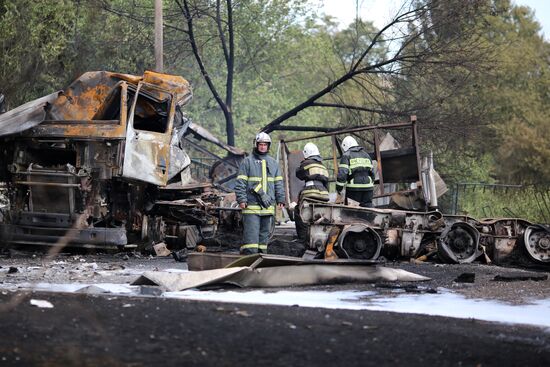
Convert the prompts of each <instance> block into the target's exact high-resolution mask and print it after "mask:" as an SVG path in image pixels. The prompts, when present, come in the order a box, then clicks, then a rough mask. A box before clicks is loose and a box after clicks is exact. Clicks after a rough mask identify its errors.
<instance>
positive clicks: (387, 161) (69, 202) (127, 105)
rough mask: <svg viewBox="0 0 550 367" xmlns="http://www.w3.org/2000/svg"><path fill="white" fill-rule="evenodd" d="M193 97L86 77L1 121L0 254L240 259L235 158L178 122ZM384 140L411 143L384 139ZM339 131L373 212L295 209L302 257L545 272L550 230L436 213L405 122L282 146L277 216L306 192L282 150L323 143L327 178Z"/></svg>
mask: <svg viewBox="0 0 550 367" xmlns="http://www.w3.org/2000/svg"><path fill="white" fill-rule="evenodd" d="M191 97H192V92H191V88H190V86H189V83H188V82H187V81H186V80H185V79H183V78H181V77H179V76H172V75H167V74H159V73H154V72H145V74H144V75H143V76H134V75H128V74H118V73H110V72H104V71H101V72H88V73H85V74H84V75H82V76H81V77H80V78H79V79H77V80H76V81H74V82H73V83H72V84H71V85H70V86H69V87H68V88H66V89H65V90H64V91H60V92H56V93H52V94H50V95H48V96H45V97H42V98H40V99H37V100H34V101H31V102H28V103H26V104H24V105H22V106H19V107H17V108H15V109H13V110H10V111H8V112H5V113H1V114H0V141H1V148H0V185H2V186H0V190H2V191H3V192H4V193H5V194H6V197H7V198H8V200H7V201H6V202H4V200H2V202H0V244H1V245H3V246H10V245H17V244H33V245H48V246H52V245H56V244H61V245H68V246H72V247H96V248H97V247H101V248H113V249H121V248H122V249H123V248H135V247H141V248H147V247H151V245H153V244H155V243H160V242H164V243H166V244H167V246H168V248H169V249H170V250H177V249H181V248H186V249H194V248H195V247H196V246H197V245H198V244H201V243H202V244H204V243H206V242H208V240H212V242H215V243H217V244H218V245H219V250H222V249H223V250H228V249H235V250H236V249H237V248H238V246H239V242H240V228H241V227H240V209H238V208H237V205H236V203H235V197H234V194H232V193H231V185H232V182H233V181H234V178H235V177H236V173H237V167H238V164H239V161H240V159H242V158H243V157H244V152H243V151H242V150H240V149H238V148H235V147H232V146H228V145H226V144H224V143H222V142H220V141H219V140H218V139H216V138H215V137H214V136H213V135H212V134H210V133H209V132H208V131H207V130H205V129H204V128H202V127H200V126H199V125H197V124H195V123H193V122H192V121H190V120H189V119H188V118H187V117H186V116H185V114H184V112H183V107H184V106H185V105H186V104H187V103H188V102H189V101H190V99H191ZM392 130H396V131H397V134H398V135H399V134H401V135H400V136H401V137H403V136H407V137H408V139H409V140H410V144H409V145H408V146H403V147H402V146H401V145H400V144H399V143H397V141H396V140H395V139H393V137H392V136H391V135H390V134H389V133H386V135H385V136H383V133H384V132H388V131H392ZM403 131H405V133H402V132H403ZM344 134H358V135H361V134H362V135H361V136H360V137H361V138H362V140H363V141H367V142H370V143H371V144H372V146H373V147H374V149H373V151H372V152H371V154H372V157H373V158H374V161H375V162H376V165H377V169H376V171H377V185H376V187H377V189H376V190H375V201H374V204H375V206H376V207H375V208H361V207H358V206H354V205H353V203H348V204H349V205H343V204H336V203H334V202H333V201H332V202H317V201H315V200H310V199H306V200H303V201H302V202H301V203H299V204H298V205H300V216H301V218H302V221H303V222H304V223H306V224H308V225H309V235H308V239H307V241H306V244H305V249H307V250H308V251H306V253H305V255H304V257H315V258H324V259H327V260H332V259H335V258H351V259H361V260H377V259H381V258H382V257H383V258H386V259H398V258H413V259H420V260H422V259H427V258H431V257H437V259H438V260H439V261H444V262H450V263H468V262H472V261H474V260H476V259H479V258H481V259H484V260H486V261H487V262H494V263H496V264H507V263H517V262H518V261H519V262H522V261H523V262H524V263H525V262H527V263H536V264H546V265H548V264H550V230H549V227H548V226H545V225H539V224H534V223H531V222H530V221H528V220H525V219H520V218H498V219H483V220H477V219H474V218H471V217H468V216H465V215H445V214H442V213H441V212H440V211H438V210H437V208H438V205H437V199H438V197H439V196H440V195H441V194H443V193H444V192H445V191H446V187H445V184H444V183H443V182H442V180H441V179H440V178H439V176H438V175H437V173H436V172H435V171H434V170H433V163H432V161H431V158H430V157H423V158H421V156H420V152H419V148H418V139H417V136H416V135H417V133H416V121H415V119H412V121H411V122H408V123H395V124H388V125H376V126H363V127H358V128H353V129H340V130H335V129H326V130H325V131H324V133H322V134H318V135H314V136H309V137H302V138H296V139H286V140H285V139H283V140H281V141H280V144H279V146H278V150H277V156H278V158H279V160H280V163H281V167H282V170H283V176H284V183H285V186H286V187H285V188H286V193H287V198H286V200H287V202H286V204H287V207H292V205H291V203H293V202H295V203H298V196H299V192H300V189H301V188H302V186H303V182H301V181H299V180H298V179H297V178H296V177H295V175H294V172H295V169H296V167H298V166H299V164H300V160H301V159H302V157H303V156H302V153H301V151H291V150H290V149H289V144H291V143H296V142H303V141H304V140H308V141H314V140H315V139H318V138H320V139H330V140H331V145H332V157H331V160H326V161H325V162H329V163H331V165H332V166H333V167H332V172H337V166H338V164H337V157H338V155H339V153H341V152H338V150H339V147H340V144H339V141H338V136H339V135H344ZM367 134H371V136H370V137H367ZM192 137H193V138H196V140H198V141H203V142H209V143H210V144H214V145H215V146H216V149H217V150H218V151H224V152H225V154H226V156H225V157H223V158H222V157H221V156H220V155H217V154H215V153H214V152H213V151H212V150H209V149H206V148H204V147H203V146H202V145H201V144H198V142H197V141H194V140H193V139H191V138H192ZM382 137H383V138H382ZM189 150H194V151H195V152H199V153H201V154H205V155H207V156H208V157H209V159H212V160H213V161H215V163H214V164H213V165H211V166H208V167H206V168H208V169H209V173H208V180H202V181H198V180H196V178H197V177H195V175H194V174H192V173H191V167H192V166H193V164H192V162H193V163H196V164H198V165H201V164H202V165H204V164H203V163H201V162H202V161H199V160H196V159H194V158H191V157H190V155H189ZM6 203H7V204H6ZM2 206H3V208H2ZM290 214H292V212H291V213H290ZM295 243H296V242H295V241H294V240H292V241H290V244H288V246H293V244H295ZM270 251H271V250H270ZM291 252H292V254H296V251H291ZM279 254H283V253H281V252H279Z"/></svg>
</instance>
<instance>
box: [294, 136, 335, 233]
mask: <svg viewBox="0 0 550 367" xmlns="http://www.w3.org/2000/svg"><path fill="white" fill-rule="evenodd" d="M312 154H313V155H312ZM304 157H305V159H304V160H303V161H302V162H301V163H300V167H298V168H297V169H296V177H298V178H299V179H300V180H302V181H305V186H304V188H303V189H302V190H301V191H300V196H299V204H298V205H297V206H296V207H295V208H294V222H295V223H296V233H297V235H298V238H300V239H305V238H306V237H307V225H305V224H304V222H302V218H301V217H300V203H301V202H302V200H303V199H304V198H311V199H316V200H321V201H328V200H329V197H328V170H327V169H326V167H325V166H324V165H323V159H322V158H321V156H320V155H319V150H318V149H317V147H316V146H315V145H314V144H312V143H308V144H306V146H305V148H304Z"/></svg>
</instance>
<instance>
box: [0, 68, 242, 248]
mask: <svg viewBox="0 0 550 367" xmlns="http://www.w3.org/2000/svg"><path fill="white" fill-rule="evenodd" d="M191 98H192V90H191V87H190V85H189V83H188V82H187V81H186V80H185V79H184V78H182V77H179V76H173V75H167V74H160V73H155V72H149V71H148V72H145V73H144V75H143V76H135V75H128V74H119V73H111V72H105V71H100V72H87V73H85V74H83V75H82V76H81V77H80V78H78V79H77V80H76V81H74V82H73V83H72V84H71V85H70V86H69V87H68V88H66V89H65V90H63V91H59V92H55V93H52V94H50V95H47V96H45V97H42V98H40V99H37V100H34V101H31V102H28V103H26V104H24V105H22V106H20V107H17V108H15V109H13V110H11V111H8V112H6V113H3V114H0V140H1V148H0V181H1V182H2V183H3V185H4V188H5V192H6V193H7V196H8V199H9V200H8V202H9V207H7V208H4V210H3V211H2V223H0V243H2V244H5V245H7V244H35V245H36V244H39V245H40V244H43V245H53V244H56V243H63V244H68V245H70V246H77V247H78V246H82V247H89V246H92V247H107V248H124V247H135V246H137V244H143V243H147V242H149V243H154V242H160V241H166V242H172V244H173V245H174V246H188V247H189V246H194V245H195V244H196V241H197V238H200V236H203V235H204V236H207V235H211V234H212V233H213V232H215V231H216V230H217V229H218V225H219V219H220V212H219V208H220V207H222V206H223V202H224V195H223V194H219V193H217V192H216V191H215V190H212V187H211V185H210V184H209V183H208V182H206V183H205V182H196V181H194V180H193V178H192V177H190V175H189V172H188V170H189V166H190V163H191V159H190V157H189V155H188V154H187V153H186V151H185V150H184V148H183V146H182V141H183V137H184V136H186V135H190V134H191V135H192V134H195V135H202V136H199V137H201V138H205V139H207V140H210V141H213V143H215V144H217V145H219V146H221V147H222V149H225V150H226V151H228V152H229V153H230V154H232V155H234V156H239V155H242V154H243V153H242V152H241V151H240V150H238V149H237V148H234V147H230V146H226V145H224V144H223V143H221V142H219V141H217V140H216V139H215V138H213V137H212V136H211V135H210V134H206V130H204V129H203V128H201V127H199V126H198V125H196V124H194V123H193V122H191V121H190V120H189V119H188V118H187V117H186V116H185V114H184V111H183V108H184V106H185V105H186V104H187V103H188V102H189V101H190V100H191Z"/></svg>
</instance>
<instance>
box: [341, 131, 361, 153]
mask: <svg viewBox="0 0 550 367" xmlns="http://www.w3.org/2000/svg"><path fill="white" fill-rule="evenodd" d="M357 146H359V144H357V140H355V138H354V137H353V136H349V135H348V136H346V137H345V138H344V140H343V141H342V150H343V151H344V152H347V151H348V150H349V148H353V147H357Z"/></svg>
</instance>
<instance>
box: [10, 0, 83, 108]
mask: <svg viewBox="0 0 550 367" xmlns="http://www.w3.org/2000/svg"><path fill="white" fill-rule="evenodd" d="M74 19H75V6H74V3H73V2H72V1H63V0H44V1H32V0H7V1H2V2H1V3H0V34H1V35H2V37H1V40H0V50H1V51H0V88H1V89H2V92H3V93H4V94H5V95H6V98H7V102H8V104H9V105H10V106H17V105H19V104H21V103H22V102H24V101H27V100H29V99H32V98H36V97H38V96H41V95H45V94H48V93H51V92H53V91H54V90H55V89H56V88H57V87H58V84H60V82H63V81H64V80H65V76H64V73H63V71H64V66H65V65H64V61H65V60H64V53H65V51H66V49H67V47H68V45H69V44H70V42H71V39H70V35H71V34H72V29H73V27H74ZM60 75H61V76H60Z"/></svg>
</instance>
